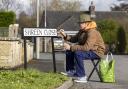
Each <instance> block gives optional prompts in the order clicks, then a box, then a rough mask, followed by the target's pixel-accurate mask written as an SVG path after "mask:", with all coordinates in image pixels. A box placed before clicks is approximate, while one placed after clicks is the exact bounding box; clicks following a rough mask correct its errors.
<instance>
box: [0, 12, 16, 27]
mask: <svg viewBox="0 0 128 89" xmlns="http://www.w3.org/2000/svg"><path fill="white" fill-rule="evenodd" d="M15 21H16V14H15V13H14V12H12V11H10V12H4V11H2V12H0V27H8V26H9V25H10V24H13V23H15Z"/></svg>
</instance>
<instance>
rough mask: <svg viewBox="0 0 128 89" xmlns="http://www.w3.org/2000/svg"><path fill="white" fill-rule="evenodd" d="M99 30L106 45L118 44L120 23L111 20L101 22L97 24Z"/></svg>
mask: <svg viewBox="0 0 128 89" xmlns="http://www.w3.org/2000/svg"><path fill="white" fill-rule="evenodd" d="M97 24H98V29H99V31H100V32H101V34H102V37H103V39H104V41H105V43H108V44H112V43H117V32H118V27H119V25H118V23H116V21H114V20H112V19H109V20H101V21H98V22H97Z"/></svg>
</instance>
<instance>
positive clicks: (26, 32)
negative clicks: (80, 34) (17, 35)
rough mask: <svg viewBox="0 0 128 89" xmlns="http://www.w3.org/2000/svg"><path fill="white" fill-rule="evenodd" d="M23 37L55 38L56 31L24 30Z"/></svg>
mask: <svg viewBox="0 0 128 89" xmlns="http://www.w3.org/2000/svg"><path fill="white" fill-rule="evenodd" d="M23 34H24V36H37V37H38V36H45V37H47V36H57V29H48V28H24V32H23Z"/></svg>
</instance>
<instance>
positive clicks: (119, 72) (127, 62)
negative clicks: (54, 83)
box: [28, 52, 128, 89]
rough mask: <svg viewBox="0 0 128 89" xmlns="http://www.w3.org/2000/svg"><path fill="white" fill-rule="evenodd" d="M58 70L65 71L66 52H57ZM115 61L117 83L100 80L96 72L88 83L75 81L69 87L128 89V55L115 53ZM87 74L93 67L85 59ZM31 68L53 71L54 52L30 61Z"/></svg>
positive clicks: (74, 88) (82, 88)
mask: <svg viewBox="0 0 128 89" xmlns="http://www.w3.org/2000/svg"><path fill="white" fill-rule="evenodd" d="M55 57H56V68H57V72H62V71H65V54H64V53H63V52H62V53H61V52H60V53H59V52H57V53H56V56H55ZM114 59H115V61H116V63H115V78H116V82H115V83H102V82H100V80H99V78H98V76H97V73H96V72H95V73H94V74H93V75H92V77H91V80H90V81H88V82H87V83H83V84H82V83H75V82H73V86H72V87H71V88H69V89H128V55H114ZM84 64H85V68H86V73H87V76H88V74H89V73H90V71H91V70H92V68H93V65H92V63H91V61H89V60H85V61H84ZM28 67H29V68H36V69H38V70H40V71H44V72H53V62H52V54H50V53H41V54H40V59H35V60H32V61H30V62H29V63H28Z"/></svg>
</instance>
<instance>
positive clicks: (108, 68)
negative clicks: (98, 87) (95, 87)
mask: <svg viewBox="0 0 128 89" xmlns="http://www.w3.org/2000/svg"><path fill="white" fill-rule="evenodd" d="M109 54H110V55H111V59H109ZM114 70H115V60H114V59H113V55H112V53H110V52H109V53H108V54H107V57H106V59H103V60H101V61H100V63H99V73H100V77H101V81H102V82H108V83H113V82H115V71H114Z"/></svg>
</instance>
